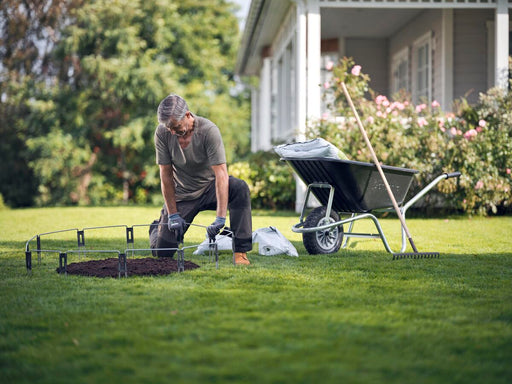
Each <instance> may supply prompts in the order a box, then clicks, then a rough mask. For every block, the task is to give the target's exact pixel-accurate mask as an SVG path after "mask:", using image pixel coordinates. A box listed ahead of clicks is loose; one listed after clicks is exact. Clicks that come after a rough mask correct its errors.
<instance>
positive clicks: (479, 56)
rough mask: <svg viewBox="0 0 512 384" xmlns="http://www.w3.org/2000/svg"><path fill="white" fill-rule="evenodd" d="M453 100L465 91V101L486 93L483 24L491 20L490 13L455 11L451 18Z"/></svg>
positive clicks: (485, 57)
mask: <svg viewBox="0 0 512 384" xmlns="http://www.w3.org/2000/svg"><path fill="white" fill-rule="evenodd" d="M453 19H454V20H453V23H454V26H453V35H454V39H453V42H454V50H453V66H454V75H453V78H454V87H453V97H454V99H457V98H460V97H462V96H464V95H465V94H466V93H467V92H468V91H471V93H470V94H469V95H468V97H467V98H468V101H469V102H470V103H475V102H477V101H478V93H479V92H485V91H486V90H487V65H488V63H487V54H488V52H487V27H486V23H487V21H490V20H494V13H493V11H492V10H455V11H454V15H453Z"/></svg>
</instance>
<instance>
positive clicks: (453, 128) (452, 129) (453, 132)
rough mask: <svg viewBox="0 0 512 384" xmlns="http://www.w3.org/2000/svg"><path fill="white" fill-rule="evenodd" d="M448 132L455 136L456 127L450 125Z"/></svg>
mask: <svg viewBox="0 0 512 384" xmlns="http://www.w3.org/2000/svg"><path fill="white" fill-rule="evenodd" d="M450 134H451V135H452V136H457V128H455V127H451V128H450Z"/></svg>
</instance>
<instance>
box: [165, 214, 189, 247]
mask: <svg viewBox="0 0 512 384" xmlns="http://www.w3.org/2000/svg"><path fill="white" fill-rule="evenodd" d="M167 227H168V228H169V231H174V233H175V234H176V240H178V242H179V241H183V234H184V233H185V220H183V218H182V217H181V216H180V214H179V213H173V214H172V215H169V221H168V222H167Z"/></svg>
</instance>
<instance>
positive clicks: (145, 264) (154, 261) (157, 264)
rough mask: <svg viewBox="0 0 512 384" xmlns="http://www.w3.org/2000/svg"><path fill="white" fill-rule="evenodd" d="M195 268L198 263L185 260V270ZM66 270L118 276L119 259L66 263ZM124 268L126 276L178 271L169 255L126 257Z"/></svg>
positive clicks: (176, 262)
mask: <svg viewBox="0 0 512 384" xmlns="http://www.w3.org/2000/svg"><path fill="white" fill-rule="evenodd" d="M196 268H199V265H197V264H194V263H192V262H191V261H187V260H185V271H186V270H191V269H196ZM66 270H67V273H68V274H70V275H81V276H95V277H118V276H119V259H117V258H111V259H105V260H89V261H83V262H79V263H71V264H68V265H67V268H66ZM126 270H127V275H128V276H135V275H137V276H156V275H169V274H171V273H173V272H178V261H177V260H174V259H171V258H169V257H162V258H154V257H146V258H139V259H128V258H127V259H126ZM57 272H58V273H59V272H60V269H59V268H57ZM123 275H124V274H123ZM123 277H124V276H123Z"/></svg>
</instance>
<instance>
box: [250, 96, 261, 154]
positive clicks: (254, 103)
mask: <svg viewBox="0 0 512 384" xmlns="http://www.w3.org/2000/svg"><path fill="white" fill-rule="evenodd" d="M259 116H260V92H259V89H258V88H256V87H252V88H251V152H257V151H258V147H259V145H260V144H259V140H258V137H259Z"/></svg>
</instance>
